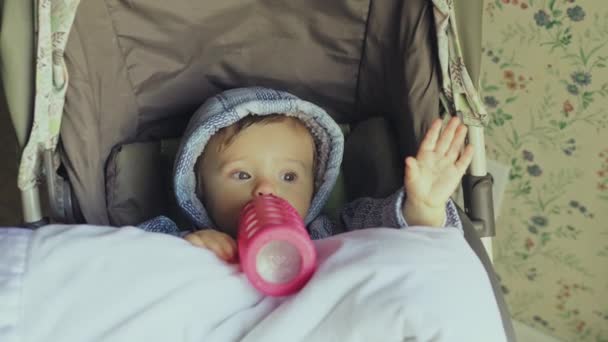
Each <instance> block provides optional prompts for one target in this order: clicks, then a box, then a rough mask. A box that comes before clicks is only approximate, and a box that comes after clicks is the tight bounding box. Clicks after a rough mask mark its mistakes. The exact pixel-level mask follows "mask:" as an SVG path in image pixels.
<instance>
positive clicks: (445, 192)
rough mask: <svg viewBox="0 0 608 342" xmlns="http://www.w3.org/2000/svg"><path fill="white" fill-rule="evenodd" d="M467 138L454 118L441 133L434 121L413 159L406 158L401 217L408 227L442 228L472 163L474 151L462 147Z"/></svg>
mask: <svg viewBox="0 0 608 342" xmlns="http://www.w3.org/2000/svg"><path fill="white" fill-rule="evenodd" d="M466 134H467V127H466V126H465V125H463V124H461V123H460V120H459V119H458V118H457V117H454V118H452V119H451V120H450V122H449V123H448V125H447V126H446V128H445V130H444V131H443V132H441V120H439V119H437V120H436V121H435V122H434V123H433V124H432V125H431V128H430V129H429V130H428V132H427V133H426V135H425V136H424V138H423V139H422V142H421V144H420V148H419V149H418V153H417V154H416V157H408V158H406V160H405V176H404V186H405V191H406V192H407V197H406V200H405V205H404V215H405V216H406V219H407V220H408V223H410V220H411V221H412V222H415V223H417V224H422V225H430V226H438V225H439V226H440V225H441V222H442V221H443V219H444V218H445V205H446V202H447V201H448V199H449V198H450V195H452V193H453V192H454V191H455V190H456V187H457V186H458V185H459V184H460V181H461V179H462V176H463V175H464V173H465V171H466V169H467V167H468V166H469V164H470V163H471V160H472V159H473V147H472V146H471V145H468V146H466V147H465V143H464V142H465V138H466ZM463 147H464V149H463ZM408 216H410V217H409V218H408Z"/></svg>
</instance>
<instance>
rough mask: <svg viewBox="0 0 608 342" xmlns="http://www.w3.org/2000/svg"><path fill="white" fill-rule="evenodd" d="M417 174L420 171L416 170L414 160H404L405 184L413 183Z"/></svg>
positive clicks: (416, 163)
mask: <svg viewBox="0 0 608 342" xmlns="http://www.w3.org/2000/svg"><path fill="white" fill-rule="evenodd" d="M419 174H420V169H419V168H418V161H416V158H413V157H407V158H405V179H404V181H405V183H410V182H412V181H414V180H415V179H416V178H417V177H418V175H419Z"/></svg>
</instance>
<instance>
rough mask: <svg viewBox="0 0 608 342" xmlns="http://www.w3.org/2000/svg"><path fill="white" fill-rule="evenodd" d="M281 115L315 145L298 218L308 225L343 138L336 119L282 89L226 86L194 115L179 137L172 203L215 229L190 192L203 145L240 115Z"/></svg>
mask: <svg viewBox="0 0 608 342" xmlns="http://www.w3.org/2000/svg"><path fill="white" fill-rule="evenodd" d="M276 113H285V114H286V115H290V116H293V117H295V118H298V119H299V120H301V121H302V122H303V123H304V124H305V125H306V127H308V129H309V130H310V132H311V134H312V136H313V138H314V141H315V145H316V150H317V163H316V165H317V166H316V167H317V169H316V170H315V192H314V196H313V199H312V203H311V205H310V208H309V209H308V213H307V215H306V217H305V219H304V222H305V224H307V225H308V224H309V223H310V222H311V221H312V220H313V219H315V218H316V217H317V216H318V215H319V213H320V212H321V209H322V208H323V206H324V205H325V202H326V201H327V199H328V197H329V194H330V192H331V190H332V188H333V186H334V184H335V182H336V178H337V177H338V173H339V171H340V163H341V162H342V153H343V150H344V137H343V135H342V131H341V130H340V128H339V127H338V125H337V124H336V122H335V121H334V120H333V119H332V118H331V117H330V116H329V115H328V114H327V113H326V112H325V111H324V110H323V109H321V108H320V107H318V106H316V105H314V104H312V103H310V102H307V101H304V100H301V99H299V98H297V97H296V96H294V95H292V94H289V93H287V92H284V91H277V90H273V89H268V88H260V87H254V88H239V89H231V90H228V91H225V92H223V93H220V94H219V95H216V96H214V97H212V98H210V99H209V100H207V101H206V102H205V103H204V104H203V105H202V106H201V107H200V108H199V109H198V110H197V111H196V113H194V115H193V116H192V118H191V119H190V122H189V123H188V127H187V128H186V131H185V133H184V137H183V138H182V142H181V145H180V147H179V150H178V153H177V157H176V161H175V166H174V167H175V169H174V179H173V181H174V189H175V195H176V198H177V202H178V204H179V206H180V208H181V209H182V210H183V212H184V213H185V214H186V215H187V216H188V218H189V219H190V220H191V221H192V223H193V224H194V225H195V226H196V227H197V228H203V227H215V224H214V223H213V222H212V220H211V218H210V217H209V215H208V214H207V210H206V208H205V207H204V205H203V204H202V203H201V201H200V200H199V199H198V197H197V195H196V174H195V165H196V161H197V159H198V157H199V156H200V155H201V153H202V152H203V150H204V148H205V145H206V144H207V142H208V141H209V139H210V138H211V136H213V134H215V133H216V132H217V131H218V130H220V129H221V128H224V127H227V126H230V125H232V124H234V123H235V122H237V121H239V120H240V119H242V118H243V117H245V116H247V115H249V114H254V115H269V114H276Z"/></svg>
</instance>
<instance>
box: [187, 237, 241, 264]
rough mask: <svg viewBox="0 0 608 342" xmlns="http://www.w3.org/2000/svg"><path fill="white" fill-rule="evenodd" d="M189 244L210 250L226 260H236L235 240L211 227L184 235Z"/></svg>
mask: <svg viewBox="0 0 608 342" xmlns="http://www.w3.org/2000/svg"><path fill="white" fill-rule="evenodd" d="M185 239H186V240H188V241H189V242H190V243H191V244H193V245H195V246H198V247H202V248H206V249H209V250H211V251H212V252H213V253H215V255H217V257H218V258H220V259H222V260H224V261H226V262H236V261H237V253H236V250H237V246H236V241H234V239H233V238H232V237H231V236H230V235H228V234H226V233H222V232H220V231H217V230H213V229H203V230H199V231H196V232H194V233H190V234H188V235H186V237H185Z"/></svg>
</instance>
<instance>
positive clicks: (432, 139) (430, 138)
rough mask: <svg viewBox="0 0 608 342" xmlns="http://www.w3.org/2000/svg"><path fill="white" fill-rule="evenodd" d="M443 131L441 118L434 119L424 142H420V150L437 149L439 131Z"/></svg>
mask: <svg viewBox="0 0 608 342" xmlns="http://www.w3.org/2000/svg"><path fill="white" fill-rule="evenodd" d="M440 131H441V119H436V120H435V121H433V124H432V125H431V128H429V130H428V131H427V132H426V134H425V135H424V138H423V139H422V142H420V151H433V150H434V149H435V144H436V143H437V138H438V137H439V132H440Z"/></svg>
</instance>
